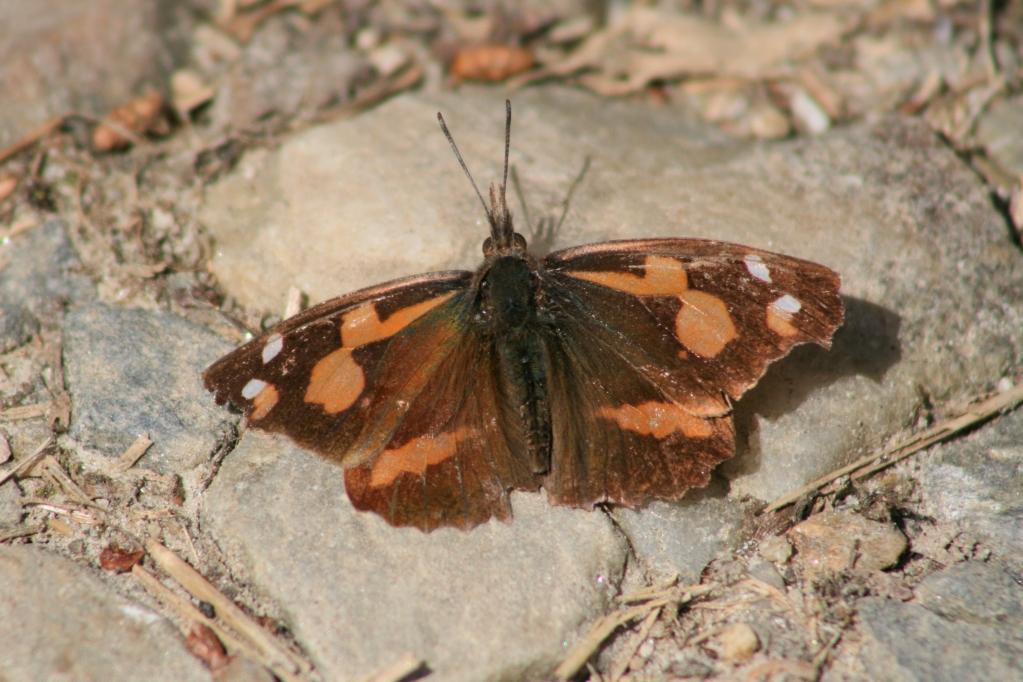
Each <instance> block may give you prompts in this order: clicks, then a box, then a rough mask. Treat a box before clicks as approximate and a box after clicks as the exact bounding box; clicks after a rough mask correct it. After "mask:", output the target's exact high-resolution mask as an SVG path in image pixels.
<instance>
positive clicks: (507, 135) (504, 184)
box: [501, 99, 511, 219]
mask: <svg viewBox="0 0 1023 682" xmlns="http://www.w3.org/2000/svg"><path fill="white" fill-rule="evenodd" d="M504 112H505V116H504V178H503V179H502V180H501V211H502V212H503V213H504V217H505V219H507V216H508V200H507V194H508V154H509V152H510V150H511V100H510V99H506V100H505V101H504Z"/></svg>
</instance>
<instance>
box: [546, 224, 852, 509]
mask: <svg viewBox="0 0 1023 682" xmlns="http://www.w3.org/2000/svg"><path fill="white" fill-rule="evenodd" d="M544 266H545V270H544V271H543V273H544V274H543V280H544V281H543V287H544V292H545V293H544V295H545V297H546V299H547V301H548V303H547V307H548V309H549V316H550V318H551V322H550V328H551V329H552V332H551V333H550V334H549V336H550V344H549V345H550V347H551V349H552V350H551V353H552V361H551V363H550V364H551V374H552V376H551V380H550V384H551V404H552V406H553V412H552V425H553V430H554V447H553V450H552V463H551V473H550V475H549V476H548V479H547V481H546V482H545V487H546V488H547V489H548V492H549V494H550V496H551V499H552V500H555V501H559V502H561V503H563V504H573V505H580V504H587V503H589V504H592V503H595V502H600V501H605V500H607V501H611V502H618V503H623V504H628V505H633V506H634V505H637V504H640V503H642V502H643V501H645V500H647V499H651V498H663V499H674V498H677V497H679V496H680V495H681V494H682V492H684V491H685V490H686V489H687V488H691V487H700V486H703V485H706V483H707V480H708V478H709V475H710V471H711V470H712V469H713V467H714V466H715V465H716V464H717V463H719V462H721V461H722V460H724V459H727V458H729V457H731V456H732V454H733V451H734V439H733V436H732V423H731V415H730V400H732V399H737V398H738V397H739V396H741V395H742V394H743V393H744V392H745V391H746V390H747V389H748V388H749V387H750V386H752V385H753V384H754V383H756V381H757V379H759V378H760V376H761V375H762V374H763V373H764V371H765V370H766V368H767V365H768V364H769V363H770V362H771V361H773V360H775V359H777V358H779V357H781V356H783V355H785V354H786V353H787V352H788V351H789V350H790V349H791V348H792V347H793V346H794V345H796V344H799V343H806V342H816V343H819V344H821V345H824V346H827V345H829V344H830V338H831V335H832V333H833V332H834V330H835V329H836V328H837V326H838V325H839V324H840V323H841V320H842V315H843V313H842V304H841V300H840V298H839V296H838V287H839V279H838V276H837V275H836V274H835V273H834V272H832V271H831V270H829V269H827V268H825V267H824V266H821V265H818V264H815V263H810V262H808V261H803V260H800V259H797V258H792V257H788V256H782V255H778V254H774V253H770V252H766V251H761V250H758V249H753V248H750V247H745V246H739V245H735V244H728V243H723V242H712V241H705V240H695V239H650V240H639V241H622V242H606V243H602V244H596V245H592V246H584V247H578V248H575V249H568V250H566V251H560V252H557V253H553V254H551V255H549V256H548V257H547V258H546V259H545V260H544Z"/></svg>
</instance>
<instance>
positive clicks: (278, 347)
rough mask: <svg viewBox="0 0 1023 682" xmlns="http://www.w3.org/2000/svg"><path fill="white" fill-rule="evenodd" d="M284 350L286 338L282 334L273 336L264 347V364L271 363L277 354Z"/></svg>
mask: <svg viewBox="0 0 1023 682" xmlns="http://www.w3.org/2000/svg"><path fill="white" fill-rule="evenodd" d="M283 349H284V337H283V336H281V335H280V334H271V335H270V337H269V338H268V339H267V340H266V344H265V345H264V346H263V364H264V365H265V364H266V363H268V362H270V361H271V360H273V359H274V358H275V357H277V354H278V353H280V352H281V351H282V350H283Z"/></svg>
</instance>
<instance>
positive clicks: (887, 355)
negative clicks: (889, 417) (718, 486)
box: [726, 296, 902, 479]
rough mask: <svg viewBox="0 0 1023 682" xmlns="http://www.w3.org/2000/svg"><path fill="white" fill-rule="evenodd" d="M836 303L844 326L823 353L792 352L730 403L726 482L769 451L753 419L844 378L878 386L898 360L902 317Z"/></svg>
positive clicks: (858, 302) (855, 302)
mask: <svg viewBox="0 0 1023 682" xmlns="http://www.w3.org/2000/svg"><path fill="white" fill-rule="evenodd" d="M842 301H843V303H844V304H845V322H844V323H843V324H842V326H841V327H840V328H839V330H838V331H837V332H836V333H835V337H834V340H833V343H832V346H831V348H830V349H829V350H825V349H824V348H821V347H820V346H814V345H805V346H800V347H799V348H796V349H795V350H794V351H793V352H792V353H791V354H789V356H788V357H786V358H783V359H782V360H780V361H778V362H777V363H775V364H774V365H772V366H771V367H770V368H769V369H768V371H767V373H766V374H765V375H764V377H763V378H762V379H761V380H760V382H759V383H758V384H757V385H756V387H754V388H753V389H752V390H751V391H750V392H749V393H747V394H746V395H745V396H743V398H742V399H741V400H739V401H738V402H737V403H736V405H735V411H734V416H735V431H736V456H735V458H734V459H733V460H731V461H730V462H729V465H728V467H727V474H726V476H727V478H728V479H733V478H736V477H737V476H739V475H740V474H748V473H752V472H754V471H757V470H758V469H759V468H760V465H761V463H760V461H759V460H760V454H761V453H763V452H769V451H770V448H769V447H767V448H765V447H763V444H762V443H761V442H760V441H759V429H758V423H759V419H761V418H763V419H768V420H774V419H778V418H779V417H781V416H783V415H785V414H788V413H790V412H793V411H795V410H796V409H798V408H799V406H800V405H801V404H802V403H803V402H804V401H805V400H806V399H807V398H808V397H810V395H811V394H812V393H813V392H815V391H819V390H821V388H823V387H825V386H828V385H830V384H832V383H834V382H835V381H838V380H839V379H842V378H844V377H849V376H864V377H867V378H869V379H870V380H872V381H874V382H876V383H880V382H882V381H883V380H884V377H885V374H887V372H888V370H889V369H890V368H891V367H893V366H894V365H895V364H896V363H897V362H898V361H899V360H900V359H901V358H902V350H901V347H900V343H899V330H900V328H901V326H902V318H901V317H900V316H899V315H898V314H897V313H895V312H894V311H892V310H889V309H888V308H885V307H883V306H880V305H877V304H876V303H871V302H869V301H864V300H862V299H858V298H853V297H850V296H843V297H842ZM819 417H820V418H827V415H826V414H822V415H819ZM808 418H809V417H808Z"/></svg>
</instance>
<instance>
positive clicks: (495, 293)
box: [481, 255, 551, 474]
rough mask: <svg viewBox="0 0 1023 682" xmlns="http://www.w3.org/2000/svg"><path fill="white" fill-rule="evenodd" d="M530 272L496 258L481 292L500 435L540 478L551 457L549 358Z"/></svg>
mask: <svg viewBox="0 0 1023 682" xmlns="http://www.w3.org/2000/svg"><path fill="white" fill-rule="evenodd" d="M533 274H534V273H533V266H531V264H530V262H529V261H528V260H526V258H524V257H520V256H517V255H509V256H501V257H498V258H496V259H495V260H494V261H493V262H492V263H490V264H489V268H488V269H487V271H486V274H485V276H484V278H483V281H482V284H481V292H482V295H483V299H484V300H483V306H484V309H485V310H486V311H487V315H486V317H485V319H486V320H487V324H488V325H489V326H490V329H489V330H488V331H489V334H488V337H489V338H490V339H492V340H493V344H494V353H495V360H496V363H495V364H496V367H497V371H498V375H499V376H498V377H497V382H496V383H497V386H498V387H499V390H500V393H501V399H502V404H503V407H504V409H503V410H502V412H501V415H500V417H499V418H500V419H502V420H503V422H504V423H503V424H502V427H503V431H504V432H505V434H506V437H507V438H508V441H509V444H511V446H512V450H513V452H519V453H521V454H522V455H523V456H525V457H527V458H528V461H529V463H530V468H531V469H532V471H533V473H537V474H543V473H546V472H547V471H548V470H549V469H550V457H551V415H550V405H549V403H548V400H547V395H548V390H547V362H548V359H547V355H548V354H547V350H546V346H545V345H544V341H543V338H542V336H541V334H540V329H539V326H538V325H537V324H536V317H537V310H536V308H537V304H536V287H537V282H538V280H537V278H536V277H534V276H533Z"/></svg>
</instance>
